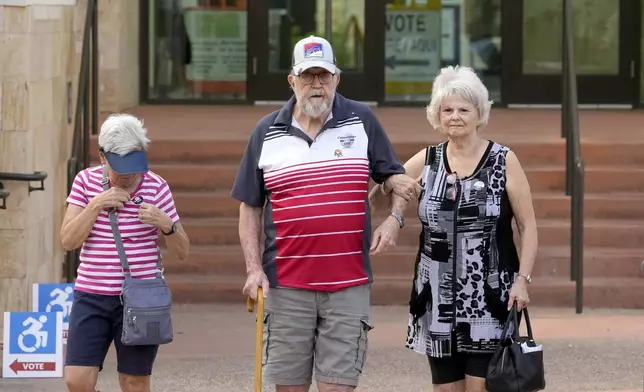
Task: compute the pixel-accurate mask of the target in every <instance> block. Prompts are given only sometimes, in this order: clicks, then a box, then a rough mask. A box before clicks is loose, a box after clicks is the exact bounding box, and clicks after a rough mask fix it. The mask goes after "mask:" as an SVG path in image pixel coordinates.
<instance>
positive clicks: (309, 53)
mask: <svg viewBox="0 0 644 392" xmlns="http://www.w3.org/2000/svg"><path fill="white" fill-rule="evenodd" d="M309 57H324V52H323V51H322V44H319V43H317V42H310V43H308V44H304V58H305V59H306V58H309Z"/></svg>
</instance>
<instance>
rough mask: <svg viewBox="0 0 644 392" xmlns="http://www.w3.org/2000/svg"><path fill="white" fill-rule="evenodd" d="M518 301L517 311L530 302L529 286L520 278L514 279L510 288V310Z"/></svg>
mask: <svg viewBox="0 0 644 392" xmlns="http://www.w3.org/2000/svg"><path fill="white" fill-rule="evenodd" d="M515 302H516V304H517V311H521V309H523V308H525V307H527V306H528V304H529V303H530V296H528V287H527V283H526V282H525V280H523V279H521V278H519V279H517V280H515V281H514V284H513V285H512V288H511V289H510V298H509V300H508V310H510V309H512V306H513V305H514V303H515Z"/></svg>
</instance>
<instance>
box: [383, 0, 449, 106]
mask: <svg viewBox="0 0 644 392" xmlns="http://www.w3.org/2000/svg"><path fill="white" fill-rule="evenodd" d="M385 23H386V26H385V28H386V36H385V37H386V46H385V92H386V95H387V96H388V97H389V98H390V99H391V98H394V97H395V96H408V95H418V96H419V97H423V96H424V99H427V97H428V96H429V94H430V93H431V87H432V81H433V79H434V77H435V76H436V73H437V72H438V71H439V70H440V66H441V39H442V30H441V3H440V0H407V1H397V2H395V3H394V4H392V5H388V6H387V16H386V21H385Z"/></svg>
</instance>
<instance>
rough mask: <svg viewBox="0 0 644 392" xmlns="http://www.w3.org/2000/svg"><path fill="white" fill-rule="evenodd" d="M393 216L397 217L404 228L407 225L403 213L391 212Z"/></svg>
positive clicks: (400, 225)
mask: <svg viewBox="0 0 644 392" xmlns="http://www.w3.org/2000/svg"><path fill="white" fill-rule="evenodd" d="M391 216H393V217H394V218H396V220H397V221H398V226H399V227H400V228H401V229H402V228H403V227H404V226H405V218H404V217H403V216H402V214H397V213H395V212H392V213H391Z"/></svg>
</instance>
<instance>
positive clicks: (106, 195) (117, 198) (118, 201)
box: [92, 187, 130, 210]
mask: <svg viewBox="0 0 644 392" xmlns="http://www.w3.org/2000/svg"><path fill="white" fill-rule="evenodd" d="M128 200H130V194H129V193H127V192H126V191H125V190H123V189H121V188H116V187H113V188H110V189H108V190H106V191H103V192H101V193H100V194H98V195H97V196H95V197H94V198H93V199H92V202H93V203H94V204H95V205H97V206H98V207H100V208H101V209H102V210H105V209H108V208H121V207H123V205H124V204H125V203H126V202H127V201H128Z"/></svg>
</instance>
